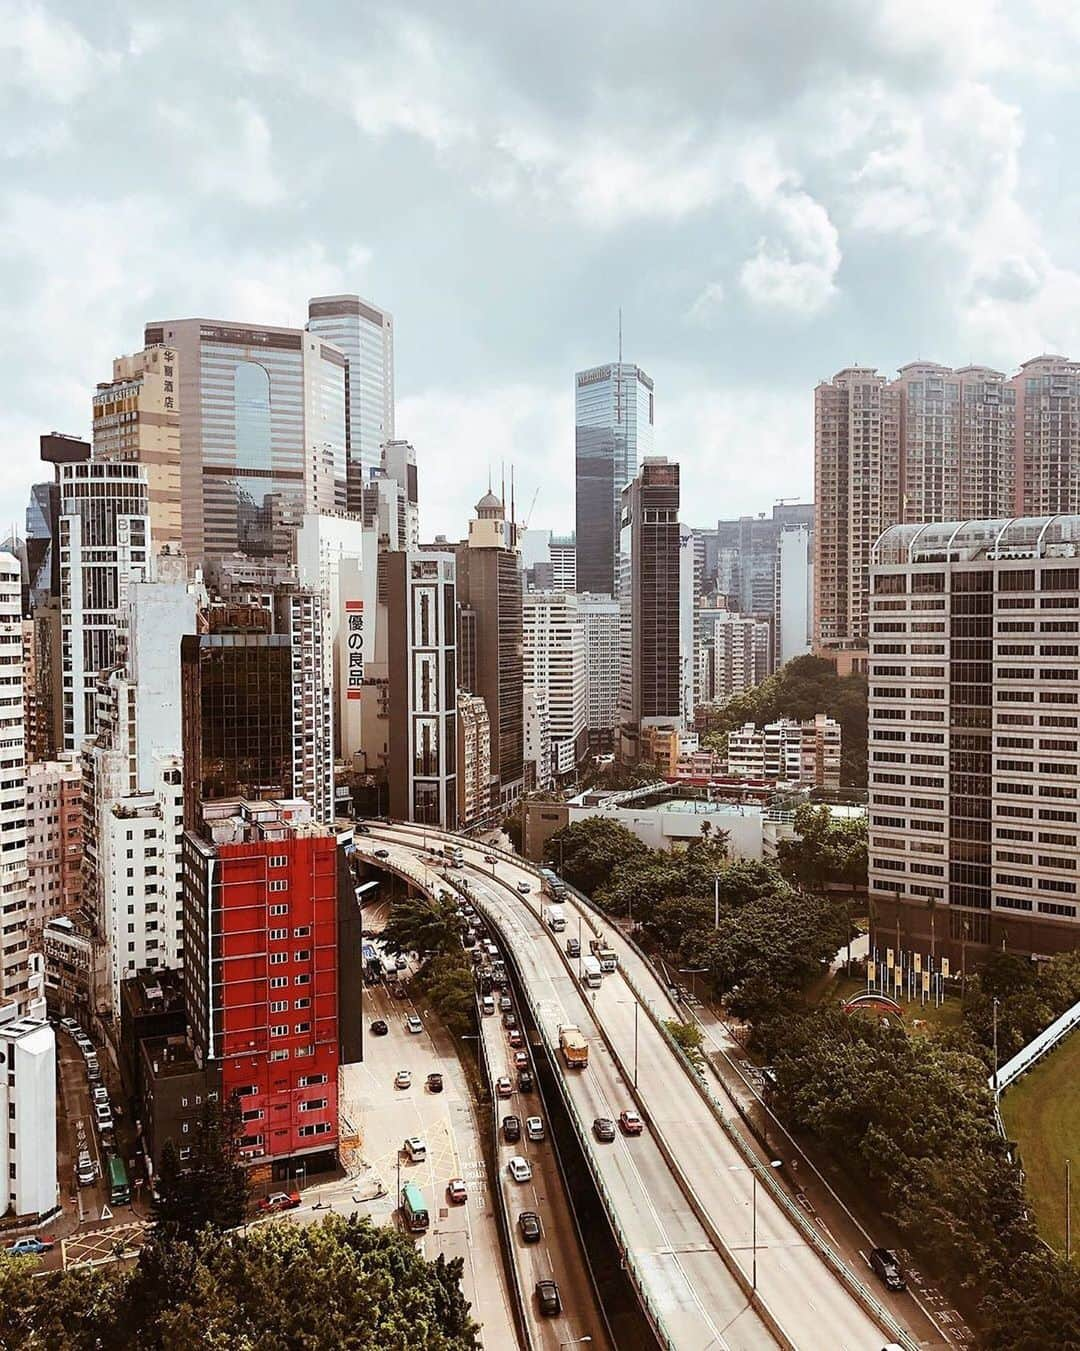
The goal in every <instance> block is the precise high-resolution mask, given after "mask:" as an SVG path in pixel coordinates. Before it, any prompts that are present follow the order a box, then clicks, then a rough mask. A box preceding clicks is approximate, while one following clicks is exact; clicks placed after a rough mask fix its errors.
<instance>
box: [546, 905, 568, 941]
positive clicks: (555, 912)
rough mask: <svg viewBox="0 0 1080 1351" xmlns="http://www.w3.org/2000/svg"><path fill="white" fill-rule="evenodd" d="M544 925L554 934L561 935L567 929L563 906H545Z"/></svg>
mask: <svg viewBox="0 0 1080 1351" xmlns="http://www.w3.org/2000/svg"><path fill="white" fill-rule="evenodd" d="M544 923H545V924H546V925H547V926H548V928H549V929H550V930H551V932H552V933H553V934H561V933H562V931H563V930H564V929H565V928H566V911H565V910H564V909H563V908H562V906H561V905H545V906H544Z"/></svg>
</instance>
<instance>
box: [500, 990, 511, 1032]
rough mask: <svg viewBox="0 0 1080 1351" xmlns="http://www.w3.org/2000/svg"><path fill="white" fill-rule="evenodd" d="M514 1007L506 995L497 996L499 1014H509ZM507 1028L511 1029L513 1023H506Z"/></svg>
mask: <svg viewBox="0 0 1080 1351" xmlns="http://www.w3.org/2000/svg"><path fill="white" fill-rule="evenodd" d="M513 1007H514V1001H513V1000H512V999H511V998H510V996H509V995H508V994H501V995H499V1011H500V1012H501V1013H510V1012H511V1010H512V1009H513ZM506 1026H507V1027H513V1023H507V1024H506Z"/></svg>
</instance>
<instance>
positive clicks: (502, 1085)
mask: <svg viewBox="0 0 1080 1351" xmlns="http://www.w3.org/2000/svg"><path fill="white" fill-rule="evenodd" d="M513 1091H514V1085H513V1084H512V1083H511V1082H510V1077H509V1075H506V1074H500V1075H499V1077H498V1078H497V1079H496V1080H495V1093H496V1095H497V1096H498V1097H500V1098H508V1097H509V1096H510V1094H511V1093H513Z"/></svg>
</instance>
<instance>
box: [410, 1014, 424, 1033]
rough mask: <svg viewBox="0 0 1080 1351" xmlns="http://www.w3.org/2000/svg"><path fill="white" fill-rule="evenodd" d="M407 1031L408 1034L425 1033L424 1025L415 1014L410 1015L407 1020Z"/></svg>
mask: <svg viewBox="0 0 1080 1351" xmlns="http://www.w3.org/2000/svg"><path fill="white" fill-rule="evenodd" d="M405 1030H406V1031H407V1032H412V1033H413V1034H415V1033H417V1032H423V1030H424V1024H423V1023H422V1022H421V1021H420V1019H419V1018H418V1017H417V1015H416V1014H415V1013H410V1014H409V1016H408V1017H407V1018H406V1019H405Z"/></svg>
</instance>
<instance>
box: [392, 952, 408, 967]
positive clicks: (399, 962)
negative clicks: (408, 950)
mask: <svg viewBox="0 0 1080 1351" xmlns="http://www.w3.org/2000/svg"><path fill="white" fill-rule="evenodd" d="M394 969H395V971H408V969H409V959H408V957H406V956H405V954H404V953H403V952H399V953H398V955H397V956H396V957H395V958H394Z"/></svg>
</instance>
